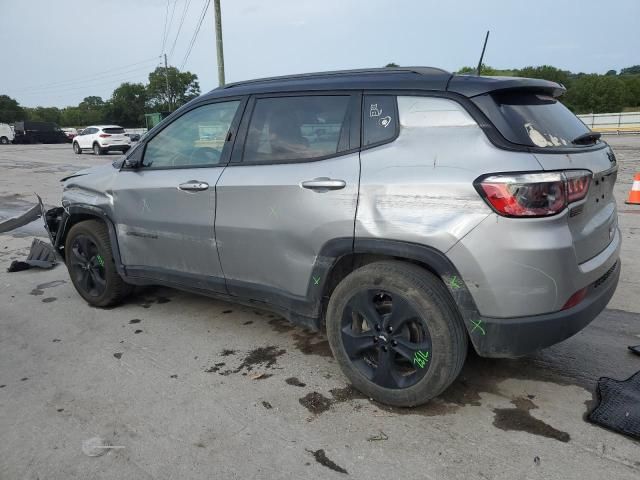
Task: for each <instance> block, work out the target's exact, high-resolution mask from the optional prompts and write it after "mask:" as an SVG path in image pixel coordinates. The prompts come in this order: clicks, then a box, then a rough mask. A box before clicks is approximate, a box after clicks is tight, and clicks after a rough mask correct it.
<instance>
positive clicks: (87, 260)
mask: <svg viewBox="0 0 640 480" xmlns="http://www.w3.org/2000/svg"><path fill="white" fill-rule="evenodd" d="M69 270H70V271H71V274H72V275H73V276H74V279H75V282H74V283H75V285H76V286H77V287H79V288H81V289H82V290H83V291H84V292H85V293H86V294H87V295H89V296H91V297H100V296H101V295H102V294H103V293H104V291H105V289H106V286H107V282H106V278H105V268H104V258H103V257H102V255H100V252H99V251H98V246H97V245H96V244H95V242H94V241H93V239H91V238H90V237H89V236H88V235H82V234H81V235H78V236H76V237H75V238H74V239H73V243H72V245H71V252H70V256H69Z"/></svg>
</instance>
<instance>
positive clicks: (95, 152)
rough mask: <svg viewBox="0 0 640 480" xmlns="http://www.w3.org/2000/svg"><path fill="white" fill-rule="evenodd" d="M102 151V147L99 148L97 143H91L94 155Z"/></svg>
mask: <svg viewBox="0 0 640 480" xmlns="http://www.w3.org/2000/svg"><path fill="white" fill-rule="evenodd" d="M103 153H104V152H103V151H102V149H101V148H100V145H98V144H97V143H94V144H93V154H94V155H102V154H103Z"/></svg>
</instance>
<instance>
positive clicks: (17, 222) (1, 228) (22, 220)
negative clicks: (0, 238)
mask: <svg viewBox="0 0 640 480" xmlns="http://www.w3.org/2000/svg"><path fill="white" fill-rule="evenodd" d="M40 215H42V212H41V210H40V205H37V204H36V205H34V206H33V207H31V208H30V209H29V210H27V211H26V212H24V213H21V214H20V215H16V216H15V217H11V218H7V219H6V220H3V221H2V222H0V233H5V232H10V231H11V230H15V229H16V228H20V227H23V226H25V225H27V224H28V223H31V222H33V221H34V220H37V219H38V218H39V217H40Z"/></svg>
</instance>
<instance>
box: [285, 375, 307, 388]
mask: <svg viewBox="0 0 640 480" xmlns="http://www.w3.org/2000/svg"><path fill="white" fill-rule="evenodd" d="M285 382H286V383H287V384H288V385H293V386H294V387H306V386H307V384H306V383H302V382H301V381H300V380H298V379H297V378H296V377H289V378H287V379H286V380H285Z"/></svg>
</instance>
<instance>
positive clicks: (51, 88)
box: [18, 62, 158, 93]
mask: <svg viewBox="0 0 640 480" xmlns="http://www.w3.org/2000/svg"><path fill="white" fill-rule="evenodd" d="M154 63H155V62H154ZM155 65H156V66H157V65H158V64H157V63H155ZM150 68H151V65H150V64H148V65H146V66H143V67H138V68H132V69H130V70H124V71H121V72H113V73H111V74H108V75H100V76H98V77H94V78H89V79H86V80H76V81H75V82H67V83H64V84H58V85H51V86H46V87H40V88H28V89H25V88H22V89H18V91H21V90H22V91H24V90H28V91H30V92H36V93H46V92H48V91H54V90H60V89H65V88H68V87H72V88H75V87H76V86H78V85H87V84H91V83H94V82H96V81H98V82H99V81H102V80H105V79H107V78H111V77H121V76H122V75H125V74H126V75H127V76H128V74H130V73H136V72H141V71H147V72H148V71H149V69H150Z"/></svg>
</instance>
